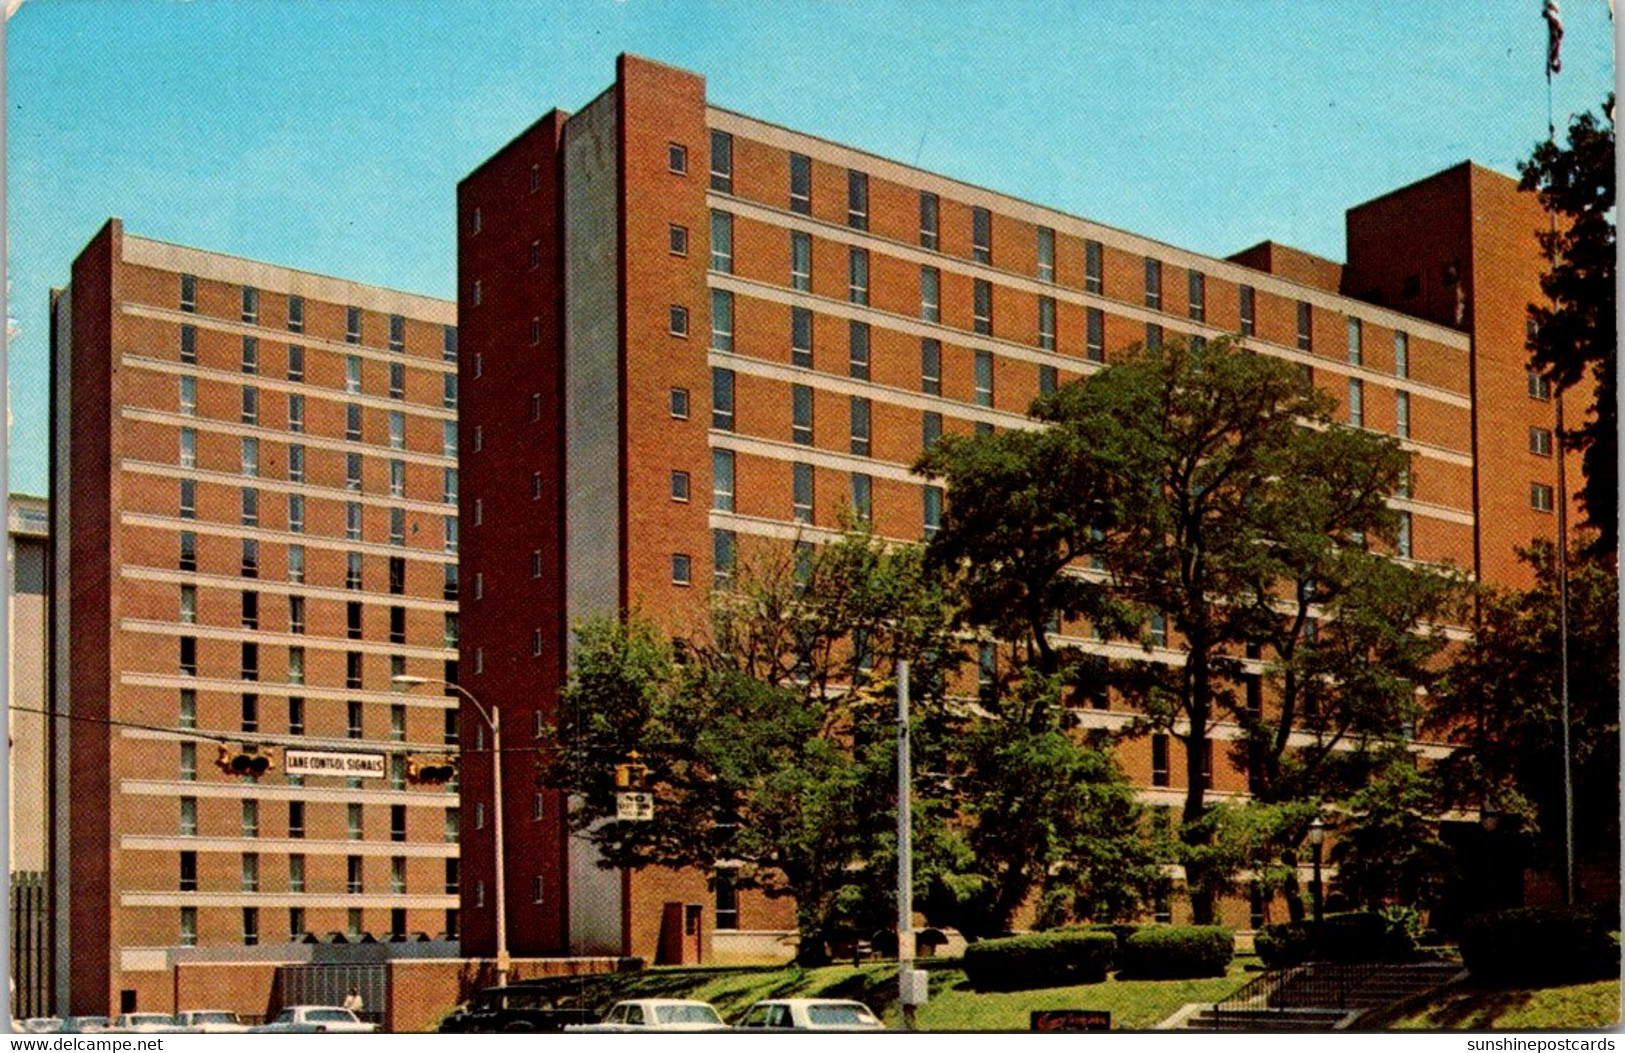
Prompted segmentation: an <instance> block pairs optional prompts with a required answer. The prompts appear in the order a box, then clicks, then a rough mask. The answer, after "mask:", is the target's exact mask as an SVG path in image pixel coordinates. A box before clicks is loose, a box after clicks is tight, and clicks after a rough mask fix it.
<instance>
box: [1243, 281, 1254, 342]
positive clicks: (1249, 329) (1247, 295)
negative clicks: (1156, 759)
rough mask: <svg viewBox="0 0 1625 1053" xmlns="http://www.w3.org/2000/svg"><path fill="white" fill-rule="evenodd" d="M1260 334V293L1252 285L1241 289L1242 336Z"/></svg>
mask: <svg viewBox="0 0 1625 1053" xmlns="http://www.w3.org/2000/svg"><path fill="white" fill-rule="evenodd" d="M1257 334H1258V293H1257V291H1256V290H1254V289H1253V287H1252V286H1251V285H1243V286H1242V287H1241V335H1242V336H1256V335H1257Z"/></svg>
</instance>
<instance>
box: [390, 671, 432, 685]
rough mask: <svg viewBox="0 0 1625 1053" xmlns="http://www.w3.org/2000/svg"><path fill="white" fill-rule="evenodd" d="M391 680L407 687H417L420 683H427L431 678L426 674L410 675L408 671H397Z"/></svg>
mask: <svg viewBox="0 0 1625 1053" xmlns="http://www.w3.org/2000/svg"><path fill="white" fill-rule="evenodd" d="M389 682H390V683H392V684H401V685H403V686H406V687H417V686H419V685H420V684H427V683H428V682H429V678H428V677H424V676H410V675H408V674H406V673H396V674H395V675H394V676H392V677H390V678H389Z"/></svg>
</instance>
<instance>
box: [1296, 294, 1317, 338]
mask: <svg viewBox="0 0 1625 1053" xmlns="http://www.w3.org/2000/svg"><path fill="white" fill-rule="evenodd" d="M1314 349H1315V309H1314V307H1313V306H1312V305H1311V304H1310V303H1309V302H1308V301H1306V300H1299V301H1298V350H1299V351H1313V350H1314Z"/></svg>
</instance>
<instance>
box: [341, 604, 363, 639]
mask: <svg viewBox="0 0 1625 1053" xmlns="http://www.w3.org/2000/svg"><path fill="white" fill-rule="evenodd" d="M344 626H345V635H346V636H348V637H349V638H350V639H352V640H359V639H361V601H360V600H350V601H348V602H347V603H345V605H344Z"/></svg>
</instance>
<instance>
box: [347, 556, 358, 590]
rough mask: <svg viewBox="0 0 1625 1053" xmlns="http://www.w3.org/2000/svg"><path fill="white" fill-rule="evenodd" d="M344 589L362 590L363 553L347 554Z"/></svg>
mask: <svg viewBox="0 0 1625 1053" xmlns="http://www.w3.org/2000/svg"><path fill="white" fill-rule="evenodd" d="M344 587H345V588H347V589H359V588H361V553H359V552H347V553H345V566H344Z"/></svg>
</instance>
